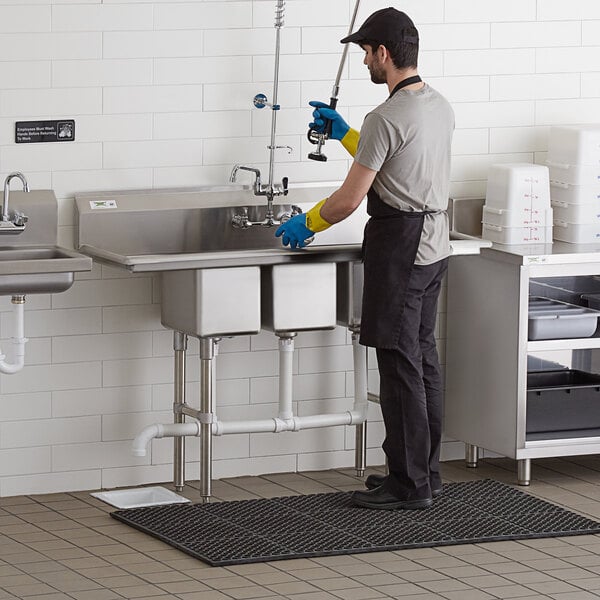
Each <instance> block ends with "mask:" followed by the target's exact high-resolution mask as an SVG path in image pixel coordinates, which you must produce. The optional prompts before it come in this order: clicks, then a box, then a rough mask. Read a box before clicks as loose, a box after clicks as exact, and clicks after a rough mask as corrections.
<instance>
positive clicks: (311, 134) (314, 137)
mask: <svg viewBox="0 0 600 600" xmlns="http://www.w3.org/2000/svg"><path fill="white" fill-rule="evenodd" d="M359 7H360V0H356V3H355V4H354V11H353V13H352V18H351V19H350V27H349V28H348V35H350V34H351V33H352V30H353V29H354V23H355V22H356V15H357V14H358V9H359ZM348 45H349V44H348V43H346V44H344V50H343V51H342V57H341V59H340V64H339V66H338V71H337V75H336V78H335V82H334V84H333V88H332V90H331V97H330V98H329V108H331V109H333V110H335V109H336V107H337V102H338V96H339V93H340V80H341V78H342V73H343V71H344V65H345V64H346V57H347V55H348ZM331 125H332V123H331V121H330V120H329V119H327V122H326V124H325V127H324V130H323V131H316V130H315V129H309V130H308V133H307V134H306V137H307V138H308V141H309V142H310V143H311V144H316V146H317V149H316V150H315V151H314V152H311V153H310V154H309V155H308V158H310V159H311V160H318V161H321V162H325V161H326V160H327V156H325V154H323V151H322V148H323V145H324V144H325V140H327V139H329V137H330V136H331Z"/></svg>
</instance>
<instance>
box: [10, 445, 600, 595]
mask: <svg viewBox="0 0 600 600" xmlns="http://www.w3.org/2000/svg"><path fill="white" fill-rule="evenodd" d="M374 471H376V469H371V470H370V472H374ZM515 471H516V465H515V463H514V462H513V461H510V460H507V459H487V460H482V461H480V466H479V468H477V469H466V468H465V467H464V465H463V463H462V462H458V461H457V462H448V463H444V464H443V476H444V480H445V481H464V480H469V479H478V478H485V477H491V478H494V479H497V480H500V481H504V482H506V483H510V484H514V482H515ZM532 475H533V480H532V485H531V486H530V488H529V492H530V493H532V494H535V495H537V496H540V497H542V498H544V499H546V500H550V501H552V502H555V503H557V504H560V505H562V506H564V507H567V508H570V509H572V510H574V511H576V512H579V513H581V514H584V515H587V516H590V517H592V518H599V519H600V457H596V456H590V457H582V458H568V459H545V460H537V461H534V462H533V468H532ZM167 487H170V486H167ZM359 487H362V482H361V480H358V479H357V478H355V477H354V471H353V470H350V469H348V470H338V471H324V472H314V473H301V474H278V475H264V476H262V477H238V478H235V479H227V480H222V481H216V482H215V483H214V495H215V498H216V499H218V500H234V499H236V500H237V499H242V498H256V497H272V496H281V495H289V494H299V493H300V494H302V493H316V492H330V491H334V490H352V489H356V488H359ZM197 494H198V492H197V484H196V485H195V484H194V483H193V482H192V484H191V485H189V486H186V490H185V492H184V495H186V496H188V497H189V498H191V499H192V500H197V499H198V495H197ZM111 510H112V507H110V506H109V505H107V504H104V503H103V502H100V501H98V500H96V499H95V498H92V497H91V496H90V495H89V494H88V493H86V492H78V493H63V494H49V495H41V496H18V497H11V498H0V600H9V599H13V598H25V599H27V600H71V599H76V600H113V599H122V598H131V599H135V600H232V599H233V600H243V599H247V598H248V599H249V598H269V599H278V598H281V599H284V598H285V599H290V600H339V599H342V600H367V599H371V598H401V599H403V600H413V599H414V600H430V599H433V598H447V599H450V600H476V599H486V598H490V599H491V598H527V599H528V600H537V599H540V598H553V599H555V600H585V599H588V598H600V536H599V535H584V536H573V537H563V538H547V539H538V540H522V541H510V542H490V543H485V544H472V545H458V546H446V547H442V548H427V549H421V550H419V549H415V550H402V551H397V552H374V553H369V554H357V555H349V556H332V557H323V558H313V559H297V560H285V561H274V562H270V563H260V564H252V565H240V566H231V567H210V566H208V565H206V564H204V563H203V562H201V561H199V560H196V559H194V558H192V557H189V556H188V555H186V554H184V553H182V552H180V551H178V550H176V549H174V548H171V547H170V546H168V545H166V544H164V543H162V542H160V541H159V540H156V539H154V538H152V537H150V536H147V535H145V534H143V533H141V532H138V531H136V530H134V529H132V528H130V527H128V526H126V525H124V524H122V523H118V522H116V521H114V520H113V519H111V518H110V517H109V512H110V511H111Z"/></svg>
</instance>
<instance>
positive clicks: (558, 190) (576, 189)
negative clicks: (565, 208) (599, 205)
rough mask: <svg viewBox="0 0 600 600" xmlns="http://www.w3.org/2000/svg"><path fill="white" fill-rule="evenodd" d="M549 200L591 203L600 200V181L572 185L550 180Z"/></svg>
mask: <svg viewBox="0 0 600 600" xmlns="http://www.w3.org/2000/svg"><path fill="white" fill-rule="evenodd" d="M550 200H551V201H557V202H567V203H569V204H593V203H594V202H596V201H597V200H600V183H599V184H596V185H573V184H572V183H561V182H560V181H551V182H550Z"/></svg>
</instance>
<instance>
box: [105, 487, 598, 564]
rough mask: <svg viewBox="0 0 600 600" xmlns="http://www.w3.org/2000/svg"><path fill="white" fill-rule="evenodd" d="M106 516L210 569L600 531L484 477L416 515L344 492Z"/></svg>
mask: <svg viewBox="0 0 600 600" xmlns="http://www.w3.org/2000/svg"><path fill="white" fill-rule="evenodd" d="M111 516H112V517H114V518H115V519H118V520H119V521H123V522H124V523H127V524H128V525H131V526H132V527H135V528H136V529H140V530H141V531H144V532H146V533H148V534H150V535H152V536H154V537H157V538H159V539H161V540H163V541H164V542H167V543H168V544H171V545H172V546H174V547H175V548H179V549H180V550H183V552H187V553H188V554H191V555H192V556H195V557H196V558H199V559H201V560H203V561H204V562H207V563H208V564H210V565H213V566H223V565H235V564H241V563H252V562H263V561H267V560H282V559H289V558H300V557H311V556H327V555H333V554H355V553H359V552H376V551H381V550H399V549H401V548H421V547H427V546H441V545H449V544H467V543H476V542H489V541H497V540H516V539H525V538H536V537H553V536H564V535H581V534H589V533H600V522H597V521H592V520H590V519H587V518H585V517H582V516H580V515H578V514H575V513H573V512H571V511H568V510H565V509H563V508H561V507H559V506H556V505H554V504H551V503H549V502H546V501H544V500H540V499H539V498H535V497H534V496H530V495H529V494H525V493H523V492H521V491H519V490H516V489H514V488H512V487H510V486H508V485H505V484H503V483H499V482H496V481H492V480H487V479H486V480H481V481H468V482H463V483H450V484H447V485H445V486H444V493H443V494H442V495H441V496H438V497H437V498H435V500H434V501H433V505H432V506H431V507H430V508H427V509H424V510H383V511H382V510H369V509H365V508H359V507H356V506H352V504H351V503H350V494H349V493H345V492H338V493H332V494H311V495H307V496H287V497H282V498H271V499H259V500H240V501H236V502H216V503H213V504H170V505H166V506H153V507H147V508H131V509H127V510H119V511H116V512H113V513H111Z"/></svg>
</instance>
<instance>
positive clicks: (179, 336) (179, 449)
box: [173, 331, 187, 492]
mask: <svg viewBox="0 0 600 600" xmlns="http://www.w3.org/2000/svg"><path fill="white" fill-rule="evenodd" d="M173 350H174V351H175V364H174V377H173V379H174V382H175V384H174V391H173V422H174V423H183V422H184V421H185V416H184V414H183V412H182V409H183V405H184V404H185V354H186V351H187V335H185V333H181V332H180V331H174V332H173ZM173 485H174V486H175V489H176V490H177V491H178V492H181V491H182V490H183V486H184V485H185V437H184V436H182V435H178V436H175V437H174V438H173Z"/></svg>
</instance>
